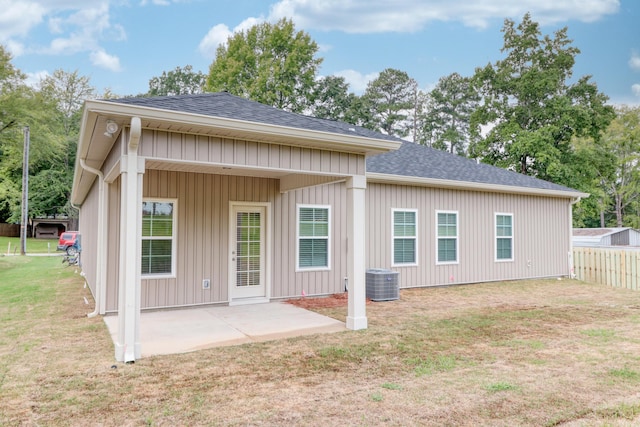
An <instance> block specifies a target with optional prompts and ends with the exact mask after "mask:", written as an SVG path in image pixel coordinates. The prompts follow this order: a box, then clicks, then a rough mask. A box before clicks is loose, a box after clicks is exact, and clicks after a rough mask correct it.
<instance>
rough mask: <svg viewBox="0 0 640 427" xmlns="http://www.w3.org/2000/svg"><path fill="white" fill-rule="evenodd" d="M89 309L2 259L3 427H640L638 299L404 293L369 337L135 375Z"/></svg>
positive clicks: (65, 282)
mask: <svg viewBox="0 0 640 427" xmlns="http://www.w3.org/2000/svg"><path fill="white" fill-rule="evenodd" d="M85 297H86V298H87V299H88V300H89V301H90V304H88V305H87V304H85V301H84V298H85ZM91 302H92V299H91V297H90V294H89V293H88V291H87V289H85V288H83V281H82V279H81V277H80V276H79V275H78V274H77V273H76V272H75V270H74V267H63V266H62V265H61V264H60V260H59V258H53V257H52V258H49V257H0V324H1V325H2V328H0V425H3V426H4V425H7V426H13V425H16V426H17V425H39V426H46V425H78V426H85V425H105V426H121V425H131V426H138V425H140V426H144V425H148V426H169V425H171V426H173V425H220V426H247V425H251V426H253V425H260V426H280V425H302V426H318V425H325V426H333V425H352V426H378V425H388V426H412V425H415V426H418V425H419V426H605V425H606V426H630V425H640V292H634V291H629V290H623V289H611V288H606V287H603V286H598V285H591V284H586V283H582V282H578V281H573V280H555V279H554V280H532V281H521V282H503V283H487V284H479V285H471V286H458V287H448V288H431V289H412V290H404V291H402V292H401V298H400V300H399V301H389V302H381V303H372V304H369V305H368V306H367V313H368V317H369V329H367V330H364V331H357V332H354V331H346V332H340V333H333V334H323V335H315V336H307V337H299V338H293V339H287V340H280V341H271V342H265V343H256V344H247V345H242V346H235V347H222V348H214V349H209V350H203V351H199V352H194V353H189V354H182V355H174V356H159V357H152V358H145V359H141V360H138V361H137V362H136V363H134V364H121V363H116V362H115V361H114V356H113V354H114V352H113V344H112V342H111V340H110V337H109V334H108V332H107V329H106V327H105V326H104V323H103V321H102V319H100V318H91V319H89V318H87V317H86V313H88V312H91V311H92V310H93V305H92V303H91ZM316 310H317V311H319V312H322V313H323V314H326V315H329V316H333V317H336V318H338V319H341V320H344V318H345V316H346V307H337V308H324V309H316Z"/></svg>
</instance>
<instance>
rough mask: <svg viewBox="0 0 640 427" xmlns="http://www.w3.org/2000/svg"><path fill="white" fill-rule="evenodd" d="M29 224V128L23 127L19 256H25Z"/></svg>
mask: <svg viewBox="0 0 640 427" xmlns="http://www.w3.org/2000/svg"><path fill="white" fill-rule="evenodd" d="M28 222H29V126H25V127H24V150H23V152H22V215H21V218H20V255H26V254H27V223H28Z"/></svg>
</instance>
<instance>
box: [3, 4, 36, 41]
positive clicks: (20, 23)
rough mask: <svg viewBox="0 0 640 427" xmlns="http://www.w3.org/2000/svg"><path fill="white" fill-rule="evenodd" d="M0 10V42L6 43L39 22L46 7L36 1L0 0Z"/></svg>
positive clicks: (22, 34)
mask: <svg viewBox="0 0 640 427" xmlns="http://www.w3.org/2000/svg"><path fill="white" fill-rule="evenodd" d="M0 11H1V12H0V42H3V43H7V42H10V41H12V40H13V39H14V38H15V37H21V36H25V35H26V34H28V33H29V31H31V29H32V28H34V27H35V26H37V25H38V24H40V23H41V22H42V21H43V19H44V15H45V13H46V8H45V7H43V6H42V5H40V4H38V2H36V1H33V2H30V1H22V2H17V1H15V0H0ZM14 43H15V42H14Z"/></svg>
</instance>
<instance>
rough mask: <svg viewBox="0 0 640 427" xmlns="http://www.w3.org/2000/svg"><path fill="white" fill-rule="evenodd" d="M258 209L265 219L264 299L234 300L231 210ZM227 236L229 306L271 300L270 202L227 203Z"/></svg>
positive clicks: (233, 229) (233, 228)
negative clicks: (238, 208) (242, 208)
mask: <svg viewBox="0 0 640 427" xmlns="http://www.w3.org/2000/svg"><path fill="white" fill-rule="evenodd" d="M243 206H244V207H260V208H264V211H265V215H264V216H265V217H264V227H265V230H264V231H265V242H264V260H263V261H264V297H262V296H261V297H251V298H236V299H235V300H234V299H233V287H234V286H235V277H233V275H232V274H231V272H232V271H235V268H234V266H233V261H232V259H231V258H232V257H233V254H232V253H231V251H233V250H234V248H233V247H232V245H231V243H232V242H233V241H234V236H233V233H234V231H235V227H234V226H233V224H232V223H231V220H232V219H233V210H234V209H235V208H236V207H243ZM228 224H229V225H228V229H229V236H228V239H229V240H228V243H227V247H228V248H229V253H228V254H227V271H228V275H227V276H228V277H227V292H228V293H227V300H228V302H229V305H243V304H254V303H255V304H258V303H266V302H269V300H270V299H271V242H272V227H271V202H237V201H232V200H230V201H229V223H228Z"/></svg>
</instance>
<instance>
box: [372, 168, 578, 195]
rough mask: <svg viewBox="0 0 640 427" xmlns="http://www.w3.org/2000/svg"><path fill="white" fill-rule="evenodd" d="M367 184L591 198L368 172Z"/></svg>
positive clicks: (545, 191) (487, 184) (572, 192)
mask: <svg viewBox="0 0 640 427" xmlns="http://www.w3.org/2000/svg"><path fill="white" fill-rule="evenodd" d="M367 182H371V183H379V184H398V185H409V186H414V187H416V186H417V187H433V188H451V189H459V190H471V191H486V192H490V193H511V194H526V195H533V196H547V197H560V198H568V199H569V198H574V197H585V198H586V197H589V193H582V192H580V191H562V190H547V189H544V188H530V187H519V186H516V185H501V184H490V183H484V182H467V181H455V180H452V179H437V178H421V177H416V176H408V175H407V176H405V175H392V174H386V173H375V172H367Z"/></svg>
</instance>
